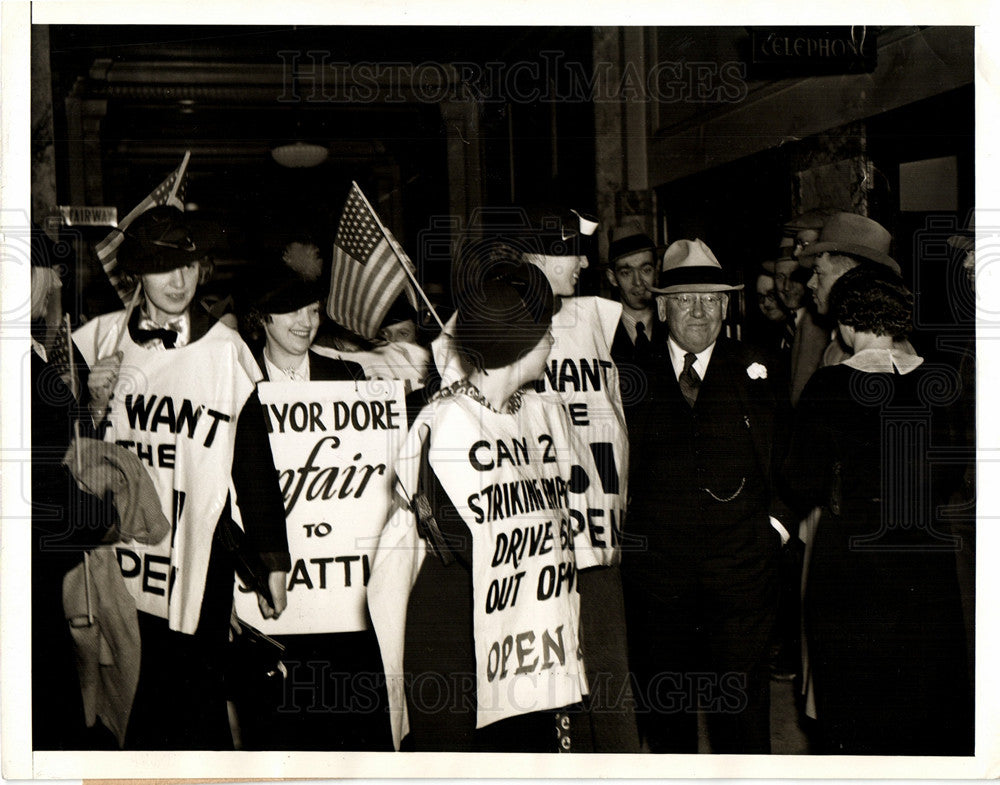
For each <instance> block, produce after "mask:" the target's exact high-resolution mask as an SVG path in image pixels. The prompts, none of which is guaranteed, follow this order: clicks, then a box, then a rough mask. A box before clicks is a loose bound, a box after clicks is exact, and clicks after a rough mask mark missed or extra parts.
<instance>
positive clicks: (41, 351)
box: [31, 337, 49, 362]
mask: <svg viewBox="0 0 1000 785" xmlns="http://www.w3.org/2000/svg"><path fill="white" fill-rule="evenodd" d="M31 348H32V349H34V350H35V354H37V355H38V356H39V357H41V358H42V359H43V360H44V361H45V362H48V361H49V353H48V352H47V351H45V347H44V346H42V345H41V344H40V343H39V342H38V341H36V340H35V339H34V337H32V338H31Z"/></svg>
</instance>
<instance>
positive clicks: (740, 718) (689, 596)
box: [622, 240, 788, 753]
mask: <svg viewBox="0 0 1000 785" xmlns="http://www.w3.org/2000/svg"><path fill="white" fill-rule="evenodd" d="M663 268H664V269H663V272H662V274H661V276H660V281H659V284H660V285H659V287H656V288H653V289H652V291H653V292H654V293H655V294H656V295H658V297H657V305H658V307H659V309H660V312H661V316H662V317H663V318H664V321H665V322H666V324H667V329H668V339H667V344H668V346H667V348H668V352H669V354H668V355H667V356H665V357H664V358H663V360H661V362H659V363H656V364H655V365H654V366H653V367H651V369H650V374H649V389H648V391H647V394H646V396H645V400H644V401H643V403H642V404H641V405H640V406H639V407H638V411H637V412H636V417H637V427H636V428H635V429H634V431H635V432H636V434H637V438H636V440H635V443H634V444H633V449H632V466H633V467H635V469H634V472H633V479H634V480H635V482H634V485H633V491H632V494H631V496H632V498H631V502H630V507H629V529H630V531H631V532H632V533H633V534H634V535H637V536H639V537H641V538H643V540H644V545H643V547H641V548H639V549H636V550H627V551H626V552H625V553H624V555H623V560H622V571H623V575H624V579H625V584H626V608H627V612H628V617H629V648H630V652H631V656H632V660H631V663H632V669H633V672H634V674H635V676H636V683H637V684H638V692H639V694H638V696H637V697H638V699H639V700H640V706H641V708H642V709H643V711H642V712H641V714H640V722H641V723H642V730H643V732H644V736H645V739H646V741H647V743H648V745H649V747H650V749H651V750H652V751H653V752H678V753H693V752H697V750H698V730H697V712H699V711H703V712H705V713H706V714H707V719H708V728H709V740H710V743H711V747H712V751H713V752H716V753H767V752H770V730H769V728H770V725H769V713H770V697H769V675H768V667H767V653H768V642H769V638H770V634H771V630H772V627H773V625H774V620H775V614H776V606H777V567H778V555H779V552H780V549H781V546H782V544H783V542H784V541H785V540H786V539H787V536H788V535H787V532H785V530H784V528H783V527H782V526H781V525H780V524H779V523H778V522H777V519H773V520H774V523H773V524H772V518H771V517H770V516H771V513H772V510H773V506H772V494H771V452H772V446H773V441H774V438H773V432H774V422H775V409H776V403H775V397H774V395H773V393H772V389H771V386H770V382H769V380H768V378H767V377H768V373H767V367H766V365H765V364H764V361H763V359H762V358H761V356H759V355H757V354H755V353H754V351H753V350H752V349H751V348H749V347H744V346H743V345H742V344H740V343H739V342H737V341H733V340H729V339H727V338H720V337H719V333H720V332H721V329H722V322H723V317H724V315H725V312H726V308H727V307H728V305H729V292H732V291H736V290H739V289H742V288H743V287H742V285H733V284H731V283H730V281H729V280H728V278H727V276H726V274H725V272H724V271H723V269H722V267H721V265H720V264H719V262H718V260H717V259H716V258H715V256H714V255H713V254H712V251H711V250H710V249H709V248H708V246H707V245H705V243H704V242H702V241H701V240H679V241H677V242H675V243H673V244H672V245H670V246H669V247H668V248H667V251H666V254H665V256H664V261H663ZM645 478H649V479H650V480H651V481H645V482H644V481H643V480H644V479H645ZM778 517H779V518H780V517H781V516H780V514H779V516H778ZM785 519H786V520H787V517H786V518H785Z"/></svg>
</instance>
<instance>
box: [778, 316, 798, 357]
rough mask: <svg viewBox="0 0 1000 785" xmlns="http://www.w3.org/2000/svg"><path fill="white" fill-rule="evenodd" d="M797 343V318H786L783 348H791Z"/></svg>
mask: <svg viewBox="0 0 1000 785" xmlns="http://www.w3.org/2000/svg"><path fill="white" fill-rule="evenodd" d="M794 343H795V319H794V318H793V319H786V320H785V326H784V329H783V330H782V333H781V348H782V349H783V350H785V349H791V348H792V344H794Z"/></svg>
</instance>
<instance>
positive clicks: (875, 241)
mask: <svg viewBox="0 0 1000 785" xmlns="http://www.w3.org/2000/svg"><path fill="white" fill-rule="evenodd" d="M891 244H892V235H891V234H889V231H888V230H887V229H886V228H885V227H884V226H882V224H880V223H878V221H873V220H872V219H871V218H868V217H866V216H864V215H856V214H855V213H837V214H836V215H832V216H830V218H829V219H827V222H826V224H825V225H824V226H823V229H822V231H820V233H819V239H818V240H817V241H816V242H815V243H813V244H812V245H807V246H806V247H805V248H804V249H803V250H802V253H801V255H800V256H799V264H801V265H802V266H803V267H812V266H813V264H815V259H816V257H817V256H819V255H821V254H824V253H832V254H846V255H849V256H853V257H857V258H860V259H865V260H867V261H869V262H874V263H875V264H881V265H885V266H886V267H888V268H889V269H890V270H892V271H893V272H894V273H896V275H899V274H900V269H899V264H897V262H896V260H895V259H893V258H892V257H891V256H889V246H890V245H891Z"/></svg>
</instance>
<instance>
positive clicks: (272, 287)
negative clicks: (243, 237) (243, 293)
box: [248, 242, 327, 314]
mask: <svg viewBox="0 0 1000 785" xmlns="http://www.w3.org/2000/svg"><path fill="white" fill-rule="evenodd" d="M322 272H323V260H322V258H321V257H320V255H319V249H318V248H317V247H316V246H315V245H311V244H309V243H299V242H294V243H289V244H288V245H287V246H285V248H284V250H283V252H282V256H281V259H277V260H269V261H268V263H266V264H259V265H257V266H256V268H255V269H254V270H252V271H251V273H250V275H251V280H250V281H249V286H248V305H249V306H250V307H251V308H254V309H256V310H257V311H259V312H260V313H262V314H275V313H277V314H281V313H292V312H294V311H297V310H299V309H300V308H304V307H305V306H307V305H310V304H311V303H315V302H322V301H323V300H325V299H326V291H327V289H326V284H325V281H324V279H323V277H322Z"/></svg>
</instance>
